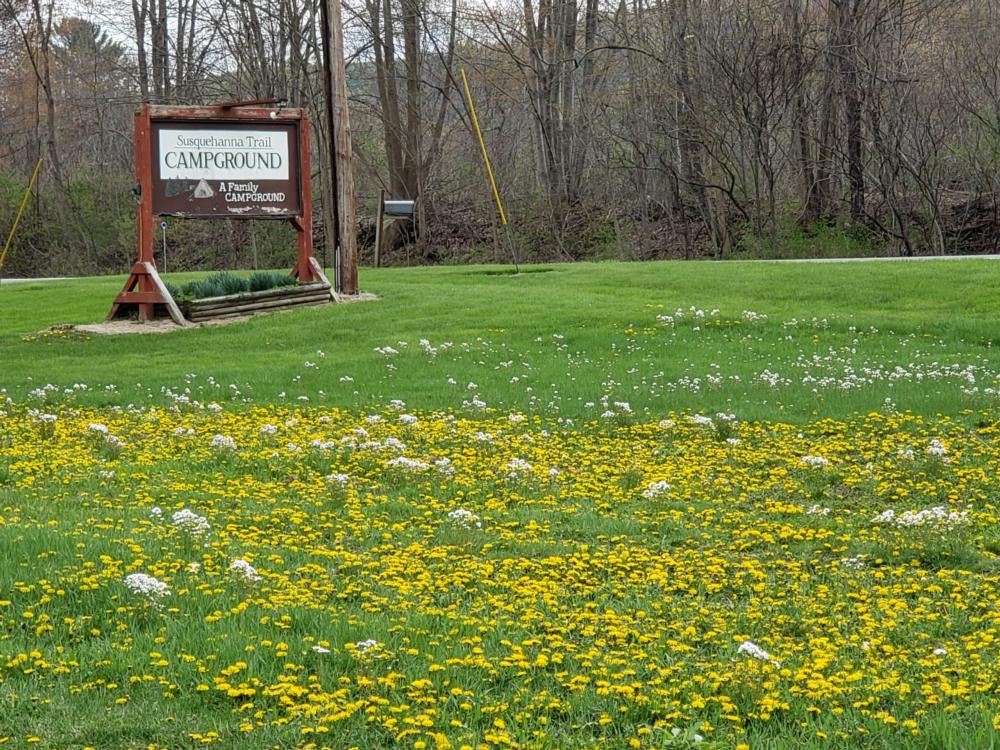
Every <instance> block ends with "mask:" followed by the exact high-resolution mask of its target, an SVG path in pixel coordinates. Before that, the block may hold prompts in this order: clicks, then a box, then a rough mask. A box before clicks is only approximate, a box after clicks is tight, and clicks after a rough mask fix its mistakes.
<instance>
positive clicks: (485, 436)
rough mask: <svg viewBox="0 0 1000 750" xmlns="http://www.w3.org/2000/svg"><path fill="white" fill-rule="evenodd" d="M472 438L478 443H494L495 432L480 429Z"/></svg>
mask: <svg viewBox="0 0 1000 750" xmlns="http://www.w3.org/2000/svg"><path fill="white" fill-rule="evenodd" d="M472 439H473V440H475V441H476V442H477V443H492V442H493V434H492V433H490V432H483V431H482V430H479V431H478V432H476V434H475V435H473V436H472Z"/></svg>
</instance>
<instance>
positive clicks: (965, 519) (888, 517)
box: [872, 505, 972, 529]
mask: <svg viewBox="0 0 1000 750" xmlns="http://www.w3.org/2000/svg"><path fill="white" fill-rule="evenodd" d="M872 523H875V524H887V525H892V526H898V527H900V528H907V527H914V526H929V527H931V528H935V529H950V528H954V527H956V526H968V525H969V524H970V523H972V519H971V518H969V512H968V511H967V510H963V511H956V510H948V509H947V508H945V507H944V506H943V505H935V506H934V507H933V508H925V509H924V510H918V511H913V510H907V511H904V512H903V513H900V514H899V515H897V514H896V511H894V510H893V509H892V508H889V509H888V510H884V511H882V512H881V513H879V514H878V515H877V516H875V518H873V519H872Z"/></svg>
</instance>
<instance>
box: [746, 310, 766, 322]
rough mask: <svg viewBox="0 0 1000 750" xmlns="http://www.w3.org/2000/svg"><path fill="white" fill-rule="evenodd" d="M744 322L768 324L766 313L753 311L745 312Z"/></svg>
mask: <svg viewBox="0 0 1000 750" xmlns="http://www.w3.org/2000/svg"><path fill="white" fill-rule="evenodd" d="M743 320H745V321H746V322H748V323H766V322H767V315H765V314H764V313H759V312H754V311H753V310H744V311H743Z"/></svg>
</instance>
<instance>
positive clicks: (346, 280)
mask: <svg viewBox="0 0 1000 750" xmlns="http://www.w3.org/2000/svg"><path fill="white" fill-rule="evenodd" d="M320 9H321V11H322V14H323V19H322V20H323V68H324V70H323V93H324V95H325V96H324V98H325V100H326V118H327V123H326V124H327V130H328V131H329V133H330V170H329V175H330V178H331V179H332V181H333V190H332V191H331V193H332V194H333V195H334V196H335V197H336V201H335V207H334V211H333V215H334V226H333V228H332V229H333V231H334V232H335V233H336V237H337V249H338V252H337V268H336V282H337V283H336V287H337V291H338V292H340V293H341V294H357V293H358V238H357V231H356V227H357V206H356V204H355V199H354V170H353V169H352V168H351V156H352V148H351V120H350V114H349V113H348V110H347V70H346V66H345V63H344V30H343V26H342V23H341V15H340V0H322V1H321V2H320ZM328 231H329V229H328Z"/></svg>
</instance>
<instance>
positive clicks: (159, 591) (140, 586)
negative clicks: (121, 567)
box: [125, 573, 170, 604]
mask: <svg viewBox="0 0 1000 750" xmlns="http://www.w3.org/2000/svg"><path fill="white" fill-rule="evenodd" d="M125 588H127V589H128V590H129V591H131V592H132V593H133V594H135V595H137V596H144V597H146V599H148V600H149V601H150V602H153V603H154V604H155V603H156V602H157V600H159V599H161V598H162V597H164V596H167V595H168V594H169V593H170V588H169V587H168V586H167V584H166V583H164V582H163V581H161V580H160V579H158V578H154V577H153V576H150V575H146V574H145V573H130V574H129V575H127V576H125Z"/></svg>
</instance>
